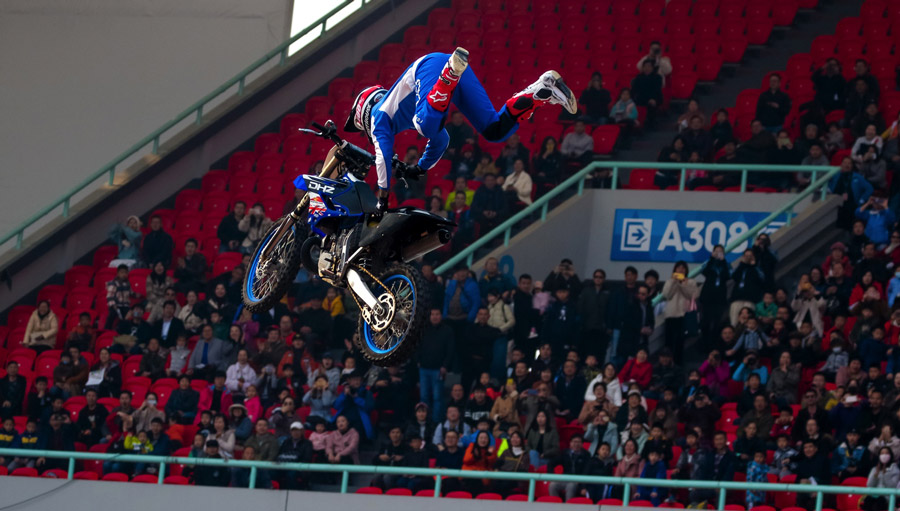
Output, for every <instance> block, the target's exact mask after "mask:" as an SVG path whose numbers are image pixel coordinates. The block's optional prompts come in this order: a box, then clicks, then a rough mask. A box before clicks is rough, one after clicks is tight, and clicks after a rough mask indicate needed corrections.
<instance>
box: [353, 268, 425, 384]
mask: <svg viewBox="0 0 900 511" xmlns="http://www.w3.org/2000/svg"><path fill="white" fill-rule="evenodd" d="M378 280H380V281H381V283H382V284H384V287H382V286H379V285H378V284H377V283H375V282H371V283H370V286H371V288H372V291H373V293H374V294H375V296H378V297H379V301H381V302H382V304H383V305H385V306H390V307H391V310H390V311H388V312H387V313H386V314H385V316H386V317H390V318H391V320H390V324H388V325H387V327H386V328H380V329H379V330H376V329H375V328H373V327H372V325H371V324H370V321H372V322H374V321H377V318H370V321H367V320H366V318H365V317H364V316H366V315H367V314H360V316H359V342H358V347H359V349H360V350H361V351H362V353H363V356H365V357H366V359H367V360H369V361H371V362H372V363H374V364H375V365H378V366H381V367H389V366H394V365H400V364H402V363H404V362H406V360H407V359H409V357H410V356H411V355H412V353H413V352H414V351H415V349H416V345H417V344H418V343H419V341H420V340H421V338H422V333H423V331H424V330H425V323H426V321H428V313H429V311H428V308H429V297H428V291H427V289H428V288H427V286H426V285H425V279H424V278H423V277H422V274H421V273H419V271H418V270H416V269H415V268H413V267H412V266H409V265H406V264H401V265H395V266H392V267H391V268H389V269H387V270H386V271H384V272H383V273H382V274H381V275H379V276H378ZM385 287H386V288H387V289H384V288H385ZM387 290H390V292H391V294H392V295H393V300H391V299H389V298H390V296H391V295H390V294H388V293H387V292H386V291H387Z"/></svg>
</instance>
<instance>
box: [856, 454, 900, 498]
mask: <svg viewBox="0 0 900 511" xmlns="http://www.w3.org/2000/svg"><path fill="white" fill-rule="evenodd" d="M898 481H900V468H897V464H896V463H894V455H893V454H892V453H891V450H890V449H888V448H887V447H882V448H881V449H879V450H878V460H877V463H876V464H875V466H874V467H872V470H871V471H870V472H869V479H868V481H867V482H866V486H867V487H869V488H896V487H897V483H898ZM863 509H865V510H866V511H877V510H879V509H887V498H885V497H874V496H871V495H870V496H868V497H866V499H865V500H864V501H863Z"/></svg>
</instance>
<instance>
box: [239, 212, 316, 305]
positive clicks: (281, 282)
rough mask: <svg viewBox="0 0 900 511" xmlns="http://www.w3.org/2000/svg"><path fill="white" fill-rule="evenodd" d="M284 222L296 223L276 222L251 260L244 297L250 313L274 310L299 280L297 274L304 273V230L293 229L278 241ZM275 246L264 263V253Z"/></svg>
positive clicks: (285, 219) (257, 247) (289, 218)
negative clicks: (300, 271)
mask: <svg viewBox="0 0 900 511" xmlns="http://www.w3.org/2000/svg"><path fill="white" fill-rule="evenodd" d="M284 222H291V223H293V220H292V219H291V217H289V216H286V217H283V218H282V219H281V220H278V221H277V222H275V223H274V224H273V225H272V227H271V228H270V229H269V231H268V232H266V235H265V236H263V238H262V241H260V242H259V245H257V246H256V250H255V251H254V252H253V259H251V260H250V267H249V268H247V274H246V276H244V288H243V293H242V294H243V299H244V300H243V301H244V307H246V308H247V310H249V311H250V312H254V313H256V312H264V311H267V310H269V309H271V308H272V307H273V306H274V305H275V304H276V303H278V301H279V300H281V297H283V296H284V295H285V293H287V291H288V288H290V286H291V283H293V282H294V278H295V277H296V276H297V271H299V270H300V247H301V242H302V240H300V239H298V237H299V233H300V230H299V229H298V228H297V226H296V225H291V226H290V228H289V229H288V231H287V232H286V233H285V234H284V235H283V236H282V237H281V239H279V240H277V241H276V240H274V238H275V235H276V234H277V233H278V230H279V228H281V226H282V224H283V223H284ZM272 243H275V245H274V246H272V249H271V250H269V251H268V255H267V256H266V258H265V259H263V258H262V254H263V252H265V251H266V247H267V246H269V245H270V244H272Z"/></svg>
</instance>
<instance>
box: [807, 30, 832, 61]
mask: <svg viewBox="0 0 900 511" xmlns="http://www.w3.org/2000/svg"><path fill="white" fill-rule="evenodd" d="M836 48H837V38H836V37H835V36H833V35H820V36H818V37H816V38H815V39H813V42H812V46H811V47H810V51H809V53H810V55H811V56H812V59H813V64H814V65H816V66H819V65H821V64H822V63H824V62H825V61H826V60H828V59H829V58H831V57H833V56H834V52H835V49H836Z"/></svg>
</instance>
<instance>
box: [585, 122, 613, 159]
mask: <svg viewBox="0 0 900 511" xmlns="http://www.w3.org/2000/svg"><path fill="white" fill-rule="evenodd" d="M619 131H620V129H619V127H618V126H616V125H614V124H613V125H607V126H597V127H596V128H594V131H593V132H591V137H592V138H593V139H594V152H596V153H597V154H612V152H613V149H614V148H615V145H616V139H618V138H619Z"/></svg>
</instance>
